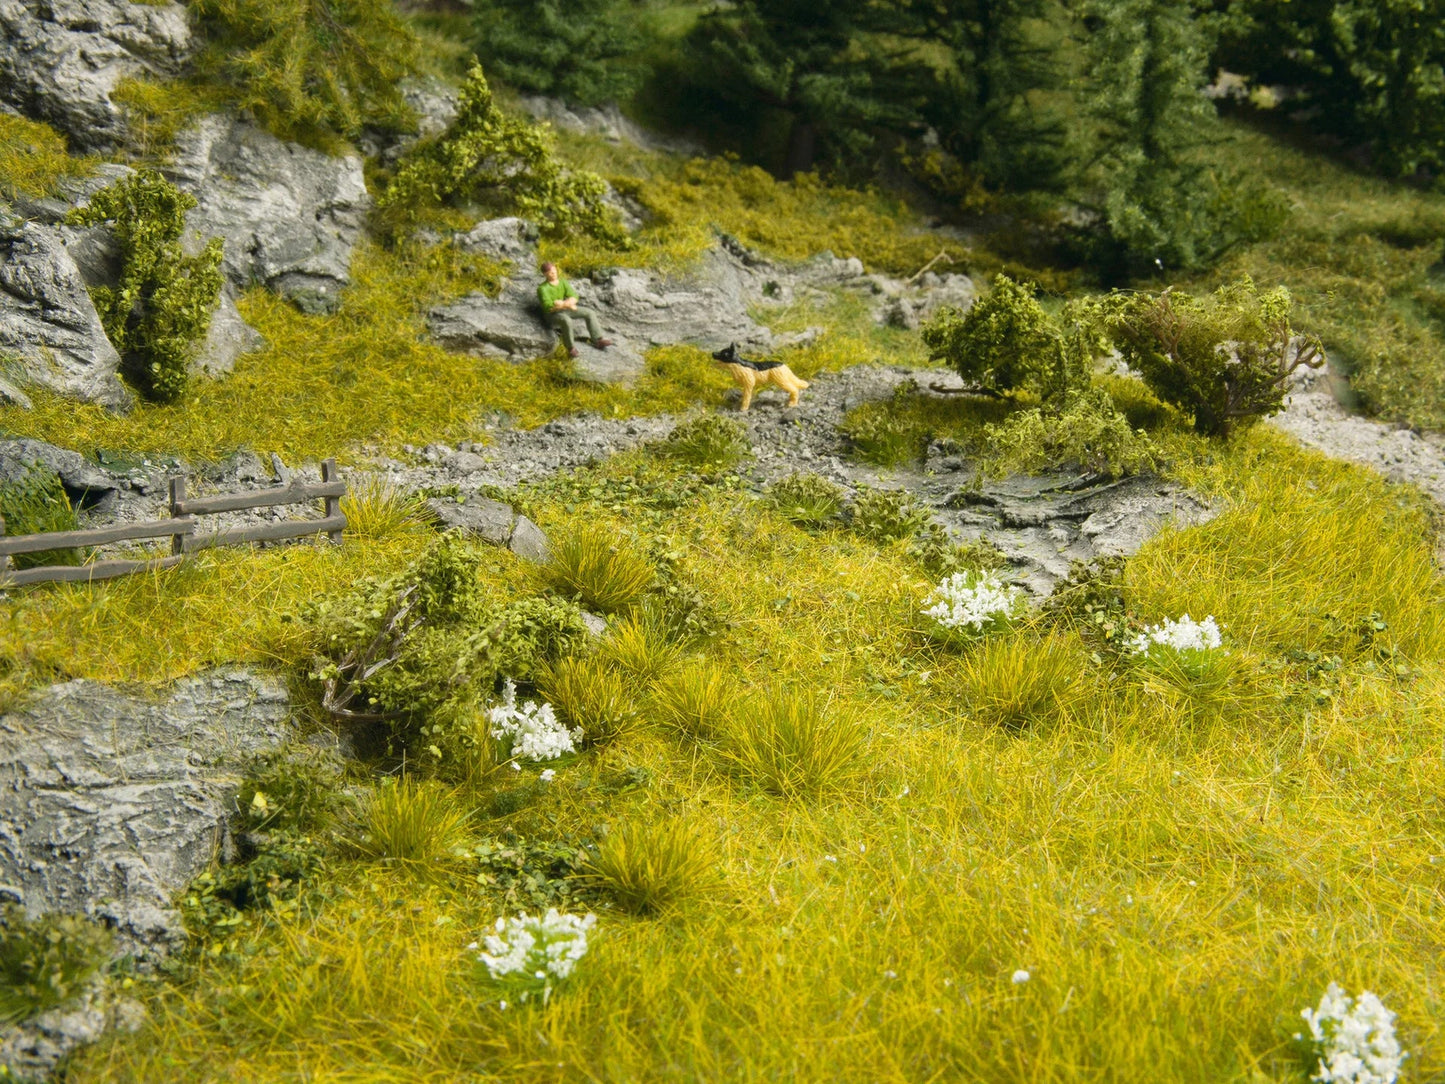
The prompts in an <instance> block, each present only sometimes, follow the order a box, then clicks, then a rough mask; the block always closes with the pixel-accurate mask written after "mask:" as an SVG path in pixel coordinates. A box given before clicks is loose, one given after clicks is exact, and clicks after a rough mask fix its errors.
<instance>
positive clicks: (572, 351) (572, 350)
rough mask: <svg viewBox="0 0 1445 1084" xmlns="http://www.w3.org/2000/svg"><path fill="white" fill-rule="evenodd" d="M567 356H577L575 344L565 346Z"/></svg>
mask: <svg viewBox="0 0 1445 1084" xmlns="http://www.w3.org/2000/svg"><path fill="white" fill-rule="evenodd" d="M567 356H568V357H569V358H575V357H576V356H577V348H576V347H575V346H569V347H568V348H567Z"/></svg>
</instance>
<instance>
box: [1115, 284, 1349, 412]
mask: <svg viewBox="0 0 1445 1084" xmlns="http://www.w3.org/2000/svg"><path fill="white" fill-rule="evenodd" d="M1291 305H1292V302H1291V299H1290V295H1289V291H1288V290H1286V289H1285V288H1284V287H1283V286H1280V287H1277V288H1275V289H1273V290H1269V291H1265V292H1260V291H1259V290H1258V289H1257V288H1256V287H1255V285H1254V282H1253V281H1252V280H1251V279H1250V278H1249V277H1248V276H1245V277H1244V278H1241V279H1239V280H1238V281H1236V282H1234V283H1231V284H1230V285H1228V286H1222V287H1220V288H1219V289H1218V290H1216V291H1215V292H1214V294H1213V295H1212V296H1210V297H1208V298H1204V299H1201V298H1196V297H1192V296H1190V295H1189V294H1183V293H1178V292H1176V291H1174V290H1165V291H1164V292H1163V293H1160V294H1139V295H1137V296H1136V297H1134V298H1132V299H1131V300H1129V301H1128V302H1127V303H1126V304H1125V305H1123V306H1122V307H1121V309H1120V310H1119V311H1118V312H1117V313H1116V314H1115V315H1114V316H1113V317H1112V319H1111V327H1112V331H1113V337H1114V341H1115V343H1116V344H1117V345H1118V347H1119V351H1120V353H1122V354H1123V356H1124V360H1125V361H1126V362H1127V363H1128V364H1129V366H1130V367H1131V368H1133V369H1135V370H1136V371H1137V372H1139V374H1140V375H1141V376H1143V378H1144V381H1145V383H1147V384H1148V385H1149V387H1150V389H1151V390H1152V391H1153V392H1154V394H1155V395H1157V396H1158V397H1159V398H1160V399H1162V400H1163V401H1164V402H1166V403H1169V404H1171V405H1173V406H1176V407H1178V408H1179V409H1180V410H1182V411H1184V412H1185V413H1186V414H1188V415H1190V416H1191V417H1192V418H1193V419H1194V428H1195V430H1196V432H1199V433H1201V434H1203V435H1205V436H1226V437H1227V436H1228V435H1229V434H1230V433H1231V432H1233V431H1234V429H1235V427H1236V426H1238V425H1251V424H1253V423H1254V422H1256V421H1257V420H1259V419H1260V418H1265V417H1269V416H1270V415H1271V414H1276V413H1278V412H1279V411H1280V410H1281V409H1282V408H1283V406H1284V395H1285V385H1286V383H1287V382H1288V380H1289V375H1290V374H1291V373H1292V372H1294V370H1295V369H1297V368H1299V367H1300V366H1301V365H1306V366H1309V367H1311V368H1318V367H1319V366H1321V365H1323V364H1324V349H1323V347H1322V346H1321V345H1320V341H1319V340H1318V339H1317V338H1315V337H1313V336H1304V337H1303V338H1302V339H1299V340H1297V339H1296V335H1295V332H1294V329H1293V328H1291V327H1290V309H1291Z"/></svg>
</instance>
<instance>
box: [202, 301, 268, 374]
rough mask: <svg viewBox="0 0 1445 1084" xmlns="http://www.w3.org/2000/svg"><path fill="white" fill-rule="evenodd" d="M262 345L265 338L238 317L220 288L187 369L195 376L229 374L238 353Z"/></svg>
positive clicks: (236, 310)
mask: <svg viewBox="0 0 1445 1084" xmlns="http://www.w3.org/2000/svg"><path fill="white" fill-rule="evenodd" d="M265 345H266V340H265V338H263V337H262V335H261V333H260V332H259V331H257V330H256V329H255V328H253V327H252V326H251V325H250V324H248V323H246V321H245V320H243V319H242V318H241V313H240V310H238V309H237V308H236V303H235V302H234V301H232V300H231V298H230V296H229V295H228V294H227V293H226V291H225V290H222V291H221V297H220V300H218V301H217V302H216V311H215V312H213V313H212V314H211V326H210V327H208V328H207V329H206V337H205V339H203V340H202V341H201V345H200V346H199V347H198V348H197V350H196V356H195V358H194V359H192V361H191V366H190V371H191V372H192V373H193V374H195V375H197V376H220V375H221V374H223V373H229V372H230V371H231V370H232V369H233V368H235V366H236V359H237V358H239V357H240V356H241V355H242V354H249V353H251V352H252V351H253V350H260V349H261V348H262V347H264V346H265Z"/></svg>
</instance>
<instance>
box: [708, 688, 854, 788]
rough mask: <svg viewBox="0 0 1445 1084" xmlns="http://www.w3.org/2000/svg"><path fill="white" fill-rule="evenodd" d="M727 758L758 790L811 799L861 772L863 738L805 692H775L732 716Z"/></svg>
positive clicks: (845, 719)
mask: <svg viewBox="0 0 1445 1084" xmlns="http://www.w3.org/2000/svg"><path fill="white" fill-rule="evenodd" d="M727 739H728V740H727V744H726V747H725V751H726V755H727V756H728V758H729V759H730V760H731V761H732V762H733V763H734V764H736V765H737V766H738V768H739V769H741V770H742V772H743V773H744V774H745V775H747V776H748V777H750V778H751V779H752V780H753V781H754V782H755V783H757V784H758V785H759V786H760V787H762V788H763V789H764V790H767V791H770V792H772V793H774V794H780V795H782V796H783V797H785V798H800V797H816V796H819V795H822V794H826V793H829V792H831V791H835V790H838V789H840V788H842V787H843V786H845V785H846V784H847V783H848V782H849V781H850V780H851V779H853V778H854V777H855V776H856V775H857V773H858V772H859V771H860V770H861V758H862V754H863V747H864V745H865V743H866V735H865V733H864V730H863V727H862V726H861V725H860V724H859V723H858V722H857V721H856V720H855V719H853V718H851V717H849V716H846V715H841V714H830V713H825V712H824V711H823V710H822V709H821V708H820V707H819V705H818V703H817V701H816V699H815V698H814V697H813V696H812V694H810V693H796V692H784V691H780V692H776V693H771V694H767V695H762V696H760V697H758V698H756V699H754V700H753V701H752V702H750V703H749V704H746V705H744V706H743V707H742V708H741V709H740V710H739V711H738V712H737V713H736V715H735V716H734V718H733V721H732V723H731V726H730V729H729V732H728V735H727Z"/></svg>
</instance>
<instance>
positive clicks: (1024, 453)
mask: <svg viewBox="0 0 1445 1084" xmlns="http://www.w3.org/2000/svg"><path fill="white" fill-rule="evenodd" d="M984 443H985V445H986V446H987V448H988V454H987V455H986V456H985V457H983V459H982V464H983V466H984V467H985V468H986V473H989V474H993V475H995V476H998V477H1002V476H1003V475H1007V474H1013V473H1017V472H1021V471H1026V472H1029V473H1038V472H1040V471H1045V470H1051V469H1054V468H1057V467H1062V466H1068V465H1077V466H1079V467H1080V468H1082V469H1083V470H1086V471H1089V472H1091V473H1093V474H1103V475H1107V476H1109V477H1111V478H1117V477H1119V476H1121V475H1125V474H1139V473H1142V472H1144V471H1151V470H1156V469H1158V467H1159V452H1158V450H1157V449H1156V448H1155V447H1154V443H1153V442H1152V441H1151V440H1150V439H1149V437H1148V436H1147V435H1146V434H1145V433H1143V432H1142V431H1135V430H1134V429H1131V428H1130V427H1129V421H1128V419H1127V418H1125V417H1124V415H1122V414H1120V413H1119V412H1118V411H1117V410H1116V409H1114V405H1113V401H1112V400H1111V399H1110V398H1109V396H1108V395H1107V394H1106V393H1105V392H1103V391H1100V390H1097V389H1094V390H1090V391H1088V392H1085V393H1083V394H1080V395H1076V396H1074V397H1073V398H1072V399H1070V400H1069V402H1068V403H1067V405H1065V406H1064V407H1063V408H1062V409H1061V410H1058V411H1044V410H1039V409H1033V410H1022V411H1019V412H1018V413H1016V414H1012V415H1010V416H1009V418H1008V420H1007V421H1005V422H1004V423H1003V424H1001V425H989V426H986V427H985V428H984Z"/></svg>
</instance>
